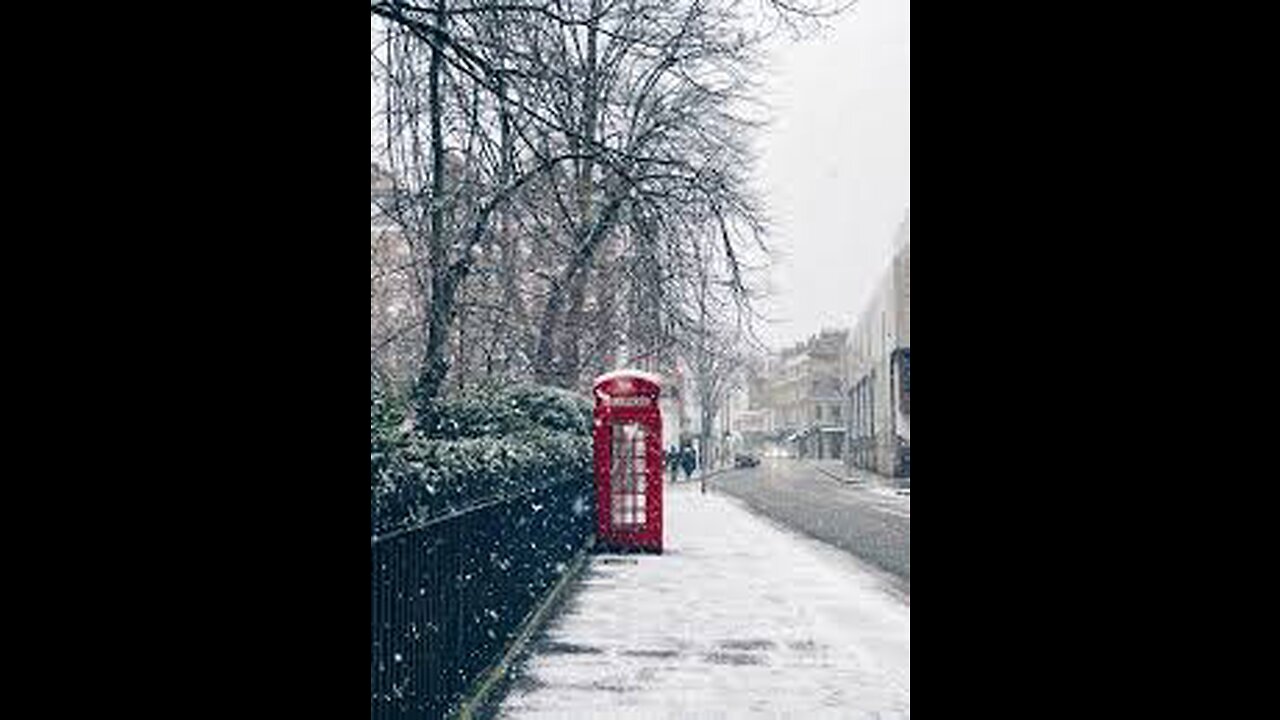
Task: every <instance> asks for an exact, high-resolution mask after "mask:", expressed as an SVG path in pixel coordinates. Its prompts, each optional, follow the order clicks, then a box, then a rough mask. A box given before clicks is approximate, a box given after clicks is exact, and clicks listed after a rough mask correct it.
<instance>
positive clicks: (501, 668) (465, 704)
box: [449, 536, 596, 720]
mask: <svg viewBox="0 0 1280 720" xmlns="http://www.w3.org/2000/svg"><path fill="white" fill-rule="evenodd" d="M595 544H596V539H595V537H594V536H592V537H591V539H590V540H588V541H587V543H586V545H584V546H583V547H582V549H581V550H579V551H578V554H577V556H575V557H574V559H573V560H572V561H571V562H570V564H569V569H568V570H566V571H565V573H564V574H563V575H561V576H560V579H559V580H557V581H556V585H555V587H553V588H551V592H549V593H547V596H546V597H545V598H544V599H543V600H542V602H541V603H539V605H538V607H537V609H536V610H534V611H533V613H532V614H530V615H529V617H528V618H526V619H525V621H524V624H523V625H522V626H521V628H520V631H519V632H518V633H516V638H515V640H513V641H511V645H510V646H509V647H508V648H507V651H506V652H505V653H503V655H502V657H501V658H500V659H499V660H498V662H497V663H495V664H494V665H493V666H492V667H491V668H490V669H489V670H487V671H485V672H484V673H482V674H481V675H480V677H479V679H477V680H476V681H475V683H473V684H472V686H471V687H472V690H471V692H469V693H467V694H466V695H464V696H463V700H462V702H461V703H460V704H459V705H458V708H457V710H456V711H454V712H453V713H450V714H449V718H450V720H475V717H476V715H475V713H476V711H477V710H478V709H479V708H482V707H484V705H485V702H486V700H488V697H489V693H490V692H492V691H493V689H494V687H495V686H497V684H498V682H499V681H501V680H502V679H503V678H504V677H505V676H506V674H507V670H508V669H510V667H511V665H512V664H513V663H514V662H515V659H516V658H517V657H518V656H519V655H520V653H521V652H522V651H523V650H524V648H525V646H526V645H527V644H528V643H529V639H530V638H532V637H533V634H534V633H535V632H536V631H537V630H538V629H539V628H540V627H542V624H543V622H544V621H545V620H546V619H547V618H546V616H547V614H548V613H549V612H550V610H551V608H553V607H555V606H556V605H557V601H558V600H559V599H560V597H561V596H562V595H563V594H564V591H565V588H567V587H568V586H569V583H570V581H572V580H574V579H575V578H577V577H578V575H579V574H580V573H581V572H582V568H583V567H585V566H586V564H587V558H588V557H589V556H590V555H591V550H592V549H593V548H594V547H595Z"/></svg>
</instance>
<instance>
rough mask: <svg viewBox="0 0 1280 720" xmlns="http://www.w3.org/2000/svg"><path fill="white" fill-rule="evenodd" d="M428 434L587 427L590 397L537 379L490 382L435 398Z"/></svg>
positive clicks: (578, 429)
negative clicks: (517, 382)
mask: <svg viewBox="0 0 1280 720" xmlns="http://www.w3.org/2000/svg"><path fill="white" fill-rule="evenodd" d="M436 407H437V413H436V418H435V420H434V423H433V425H432V426H431V427H428V428H423V431H424V434H425V435H426V436H427V437H431V438H437V439H446V440H454V439H459V438H478V437H493V436H495V435H511V434H515V433H522V432H529V431H533V430H551V431H556V432H567V433H574V434H587V433H590V431H591V403H590V402H589V401H588V400H587V399H586V398H584V397H582V396H581V395H578V394H577V393H573V392H570V391H568V390H561V389H559V388H551V387H543V386H539V385H528V384H521V385H508V386H501V387H498V386H488V387H481V388H477V389H473V390H471V391H469V392H467V393H464V394H462V395H459V396H458V397H455V398H450V399H447V400H442V401H439V403H438V404H437V406H436Z"/></svg>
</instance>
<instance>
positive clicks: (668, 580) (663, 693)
mask: <svg viewBox="0 0 1280 720" xmlns="http://www.w3.org/2000/svg"><path fill="white" fill-rule="evenodd" d="M665 533H666V538H665V542H666V554H664V555H661V556H652V555H642V556H619V555H598V556H595V557H593V558H592V559H591V562H590V564H589V566H588V568H587V570H586V571H585V572H584V574H583V576H582V577H581V578H580V579H579V581H578V583H577V587H576V588H575V590H574V593H573V595H572V596H571V597H570V599H569V601H568V602H567V604H566V606H565V607H564V608H563V609H562V610H561V611H560V612H559V614H558V616H557V617H555V619H553V620H552V621H551V623H550V624H549V625H548V627H547V628H546V629H545V630H544V631H543V632H541V633H539V636H538V637H537V638H536V639H535V641H534V642H533V643H532V644H531V650H530V655H529V656H528V657H526V658H524V659H523V660H522V662H521V663H520V664H519V666H518V667H517V669H516V671H515V677H514V681H513V685H512V687H511V690H510V693H509V694H508V695H507V697H506V698H505V699H504V700H503V702H502V704H501V706H500V708H499V712H498V716H499V717H501V718H521V719H528V720H534V719H541V718H646V719H647V718H699V719H701V718H708V719H709V718H726V719H728V718H739V717H772V718H863V717H878V718H896V717H910V711H911V609H910V607H909V605H908V604H907V603H906V602H904V600H903V599H901V598H900V597H899V596H897V595H895V594H894V593H893V592H892V591H890V589H889V588H888V587H887V586H886V585H885V584H884V583H883V582H882V580H881V579H880V576H878V575H876V574H874V573H872V572H871V571H869V570H866V569H864V567H863V566H861V565H859V564H858V563H857V562H856V561H855V560H853V558H852V557H851V556H849V555H847V554H846V553H843V552H841V551H839V550H836V549H834V548H831V547H829V546H827V545H824V544H822V543H819V542H817V541H815V540H811V539H809V538H805V537H802V536H800V535H796V534H793V533H791V532H790V531H787V530H785V529H782V528H780V527H778V526H776V525H774V524H772V523H769V522H767V521H766V520H763V519H761V518H759V517H757V516H755V515H753V514H751V513H750V511H748V510H746V509H745V507H744V506H742V505H741V504H740V503H739V502H738V501H736V500H733V499H732V498H728V497H724V496H721V495H716V494H709V495H702V494H700V493H698V491H697V488H696V486H670V485H669V486H667V488H666V528H665Z"/></svg>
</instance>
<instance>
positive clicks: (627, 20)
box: [370, 0, 828, 414]
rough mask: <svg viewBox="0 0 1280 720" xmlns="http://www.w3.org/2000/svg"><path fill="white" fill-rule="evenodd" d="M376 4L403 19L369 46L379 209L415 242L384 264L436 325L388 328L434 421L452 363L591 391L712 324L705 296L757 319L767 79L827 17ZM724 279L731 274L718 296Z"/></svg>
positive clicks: (465, 2) (631, 6) (618, 5)
mask: <svg viewBox="0 0 1280 720" xmlns="http://www.w3.org/2000/svg"><path fill="white" fill-rule="evenodd" d="M370 11H371V15H372V16H374V17H376V18H380V19H381V20H383V21H384V26H383V42H382V43H380V44H378V45H377V46H375V49H374V50H373V51H371V58H373V61H372V62H371V67H372V68H373V69H372V70H371V74H372V76H373V78H374V79H375V80H376V81H377V82H379V83H381V85H382V86H383V88H384V92H383V104H382V109H381V114H382V118H381V119H382V120H383V122H382V123H380V124H379V125H377V126H376V127H379V128H381V133H380V134H381V142H380V143H378V147H377V148H376V150H375V153H376V155H377V156H378V157H379V158H381V159H382V162H383V166H384V168H385V171H386V174H387V176H388V178H389V184H390V190H389V191H388V192H385V193H383V194H382V195H381V198H380V200H379V210H380V212H382V213H383V214H384V215H385V216H386V217H388V218H390V219H391V222H392V223H393V224H394V225H395V227H396V230H397V232H396V234H395V237H396V238H397V241H398V242H400V243H402V244H403V246H404V248H403V251H402V252H400V253H398V254H397V253H386V252H383V253H382V254H383V255H384V256H396V255H399V256H402V257H403V259H404V262H403V263H399V264H395V266H396V267H397V268H399V269H398V270H397V273H398V275H397V276H398V277H399V278H400V279H401V280H410V281H411V283H410V287H411V288H412V294H413V297H414V299H415V301H416V307H415V309H414V312H413V313H407V314H405V315H404V317H405V318H412V319H413V320H414V321H416V322H417V323H418V327H417V328H416V329H415V330H414V331H412V332H411V331H408V330H401V331H399V332H397V331H394V330H391V329H390V328H388V327H384V328H382V330H381V332H382V333H383V334H384V335H386V336H387V337H388V338H392V337H394V338H396V340H394V341H392V340H387V342H399V341H401V340H403V341H404V342H416V343H419V347H420V348H421V350H420V351H419V352H416V353H400V356H402V357H409V356H415V357H416V362H417V363H418V370H417V372H416V373H415V377H414V380H413V392H414V398H415V400H416V404H417V406H418V411H419V413H420V414H422V413H429V412H430V408H431V405H432V401H433V399H434V398H435V397H436V396H438V395H439V394H440V393H441V392H442V390H443V388H444V386H445V383H446V379H447V377H448V376H449V375H450V369H451V368H453V373H452V374H453V376H454V379H455V382H459V383H463V384H465V383H466V382H467V378H468V377H469V376H470V375H472V374H474V375H476V376H489V375H492V374H495V373H500V374H524V373H528V374H530V375H532V376H533V377H535V378H536V379H538V380H540V381H542V382H546V383H552V384H557V385H561V386H565V387H572V386H575V385H578V384H580V383H581V382H582V380H583V377H584V374H585V373H589V372H593V371H594V370H595V369H599V368H600V367H602V366H606V365H608V364H610V363H611V362H614V361H616V359H617V357H618V356H619V353H620V352H625V353H627V354H628V355H630V356H633V357H634V356H636V355H637V354H639V355H641V356H643V355H645V354H652V353H655V352H660V351H661V349H662V348H663V347H664V346H665V347H674V346H675V344H678V343H681V342H684V341H686V340H687V341H689V342H692V340H693V339H694V338H696V337H697V335H698V334H699V333H703V332H706V323H702V322H700V320H699V317H698V313H697V312H694V311H693V310H691V308H693V307H695V304H693V303H691V302H690V299H691V298H695V297H704V298H707V297H711V296H715V298H716V302H715V303H713V305H714V306H715V307H719V308H727V307H730V306H732V307H735V308H737V314H738V316H739V317H741V314H742V313H741V311H742V310H743V309H744V308H745V309H746V310H748V314H749V305H750V301H751V299H752V293H751V289H750V282H749V279H748V278H749V276H750V274H751V272H752V270H753V268H754V267H756V266H757V265H758V264H760V263H761V262H763V258H764V256H765V254H766V253H765V246H764V242H763V237H764V220H763V216H762V213H761V211H760V207H759V203H758V202H757V200H756V198H755V197H754V196H753V193H752V190H751V184H750V170H751V165H752V159H753V158H752V156H751V153H750V152H749V148H748V145H747V139H748V137H749V133H750V131H751V130H752V129H753V128H754V127H756V126H757V125H758V119H756V118H754V117H753V116H752V112H753V111H754V109H755V108H754V106H753V105H752V98H753V92H754V89H753V87H752V83H751V78H752V77H753V73H754V70H755V68H756V66H757V63H758V61H759V53H760V48H761V43H762V42H763V40H764V39H765V37H766V36H767V34H768V33H769V32H771V31H773V30H776V29H777V28H778V27H785V28H788V29H795V28H797V27H799V26H800V25H802V24H804V23H809V22H812V21H814V20H816V19H820V18H821V17H822V16H823V14H824V13H827V12H828V11H827V10H824V9H822V8H819V7H816V6H815V7H799V6H794V7H793V6H790V5H787V4H785V3H783V2H780V1H778V0H765V1H764V2H762V3H760V4H759V6H757V7H756V9H755V10H754V11H751V10H750V8H749V6H747V5H746V4H744V3H740V2H737V1H736V0H676V2H674V3H670V2H662V1H660V0H535V1H534V2H521V1H520V0H512V1H511V2H503V1H501V0H488V1H481V0H430V3H429V4H428V3H410V2H402V1H399V0H384V1H380V2H371V3H370ZM762 11H763V13H764V15H762V14H761V12H762ZM753 12H754V14H752V13H753ZM763 16H768V17H769V18H772V20H773V25H772V26H762V25H761V24H760V23H759V20H760V18H761V17H763ZM710 238H713V239H714V242H709V241H708V239H710ZM709 265H714V266H715V267H717V268H721V269H723V272H722V273H720V277H718V278H717V279H716V280H715V281H714V282H708V281H707V280H706V273H705V272H703V271H704V270H706V268H707V267H708V266H709ZM386 270H387V268H385V267H384V268H383V271H386ZM374 272H375V276H376V273H377V272H378V271H377V270H375V271H374ZM700 273H701V274H700ZM699 293H701V295H699ZM374 295H376V292H375V293H374V294H372V295H371V302H372V303H375V304H376V303H377V302H379V301H380V300H385V299H386V298H385V297H381V298H379V297H375V296H374ZM704 305H705V306H706V307H710V306H711V305H707V304H705V303H704ZM624 312H625V314H626V316H627V318H628V320H627V324H625V325H624V324H622V323H620V322H619V316H620V314H623V313H624ZM716 312H721V310H717V311H716ZM384 325H385V323H384ZM687 344H688V343H687V342H686V345H687Z"/></svg>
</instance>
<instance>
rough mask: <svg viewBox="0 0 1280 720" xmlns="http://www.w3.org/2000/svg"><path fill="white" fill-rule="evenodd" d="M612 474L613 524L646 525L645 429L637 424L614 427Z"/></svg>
mask: <svg viewBox="0 0 1280 720" xmlns="http://www.w3.org/2000/svg"><path fill="white" fill-rule="evenodd" d="M612 439H613V443H612V448H611V449H612V453H611V455H612V462H611V463H610V465H611V466H612V468H611V470H610V476H609V484H610V495H612V504H611V505H612V507H611V509H612V510H613V513H612V518H613V520H612V522H613V525H614V527H629V526H637V525H643V524H644V523H645V520H646V514H645V510H644V492H645V477H646V471H645V455H646V444H645V432H644V428H643V427H642V426H640V425H639V424H636V423H620V424H617V425H614V426H613V438H612Z"/></svg>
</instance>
